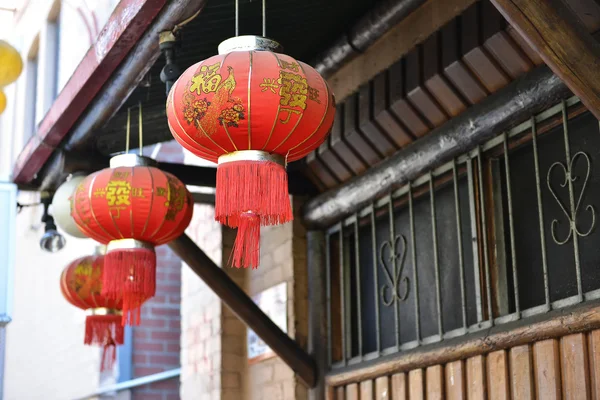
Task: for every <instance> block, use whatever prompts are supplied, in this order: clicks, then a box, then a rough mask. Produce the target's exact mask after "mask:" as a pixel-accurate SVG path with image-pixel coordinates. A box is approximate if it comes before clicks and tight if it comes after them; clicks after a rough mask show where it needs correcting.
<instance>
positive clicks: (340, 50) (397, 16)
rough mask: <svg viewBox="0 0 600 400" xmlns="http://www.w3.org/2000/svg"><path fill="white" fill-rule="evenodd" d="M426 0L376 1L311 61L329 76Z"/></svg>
mask: <svg viewBox="0 0 600 400" xmlns="http://www.w3.org/2000/svg"><path fill="white" fill-rule="evenodd" d="M425 2H426V0H385V1H380V2H378V3H377V5H376V6H375V8H373V9H372V10H371V11H369V12H368V13H367V14H366V15H365V16H364V17H362V18H361V19H360V20H359V21H358V22H357V23H356V24H355V25H354V26H353V27H352V28H350V30H349V31H348V33H346V34H344V35H343V36H341V37H340V38H339V39H337V40H336V41H335V42H334V44H333V45H332V46H331V47H330V48H328V49H327V50H325V51H324V52H323V53H322V54H321V55H320V56H319V57H318V58H317V59H316V60H313V62H312V63H311V64H312V65H313V66H314V67H315V69H316V70H317V72H319V73H320V74H321V75H322V76H323V77H324V78H329V77H330V76H331V75H333V74H334V73H335V72H336V71H337V70H338V69H340V68H341V67H342V66H343V65H344V64H346V63H348V62H349V61H350V60H352V59H353V58H354V57H356V56H358V55H359V54H361V53H362V52H364V51H365V50H366V49H367V48H369V47H370V46H371V45H372V44H373V43H375V42H376V41H377V39H379V38H380V37H382V36H383V35H384V34H385V33H386V32H387V31H389V30H390V29H391V28H392V27H393V26H394V25H396V24H397V23H398V22H400V21H402V20H403V19H404V18H406V17H407V16H408V15H409V14H410V13H411V12H413V11H414V10H416V9H417V8H419V7H420V6H421V5H423V4H424V3H425Z"/></svg>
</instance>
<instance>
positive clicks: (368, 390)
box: [360, 380, 375, 400]
mask: <svg viewBox="0 0 600 400" xmlns="http://www.w3.org/2000/svg"><path fill="white" fill-rule="evenodd" d="M374 399H375V398H374V397H373V381H372V380H368V381H364V382H361V383H360V400H374Z"/></svg>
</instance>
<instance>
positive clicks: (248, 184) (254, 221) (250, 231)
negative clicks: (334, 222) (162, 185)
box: [215, 161, 294, 268]
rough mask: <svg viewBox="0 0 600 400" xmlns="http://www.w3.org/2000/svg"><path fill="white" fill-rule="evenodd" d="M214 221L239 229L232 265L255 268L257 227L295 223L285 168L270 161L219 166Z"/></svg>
mask: <svg viewBox="0 0 600 400" xmlns="http://www.w3.org/2000/svg"><path fill="white" fill-rule="evenodd" d="M215 219H216V220H217V221H219V223H221V224H223V225H227V226H229V227H231V228H238V233H237V237H236V239H235V244H234V246H233V253H232V265H233V266H235V267H237V268H241V267H243V268H248V267H251V268H258V264H259V262H260V227H261V226H265V225H279V224H284V223H286V222H289V221H292V220H293V219H294V216H293V214H292V206H291V204H290V197H289V192H288V177H287V173H286V171H285V168H284V167H283V166H281V165H280V164H277V163H275V162H272V161H232V162H226V163H223V164H219V166H218V167H217V193H216V204H215Z"/></svg>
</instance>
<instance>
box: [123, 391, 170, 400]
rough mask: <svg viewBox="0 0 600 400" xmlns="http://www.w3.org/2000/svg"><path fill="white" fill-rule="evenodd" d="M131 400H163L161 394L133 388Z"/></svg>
mask: <svg viewBox="0 0 600 400" xmlns="http://www.w3.org/2000/svg"><path fill="white" fill-rule="evenodd" d="M131 399H132V400H163V395H162V394H150V393H144V392H139V393H138V391H137V390H133V396H131Z"/></svg>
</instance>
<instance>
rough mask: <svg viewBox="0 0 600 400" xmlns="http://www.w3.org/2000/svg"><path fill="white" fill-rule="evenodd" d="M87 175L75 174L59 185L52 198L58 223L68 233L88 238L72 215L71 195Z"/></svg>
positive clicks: (53, 212)
mask: <svg viewBox="0 0 600 400" xmlns="http://www.w3.org/2000/svg"><path fill="white" fill-rule="evenodd" d="M84 179H85V175H74V176H71V179H68V180H67V181H66V182H65V183H63V184H62V185H60V186H59V188H58V189H57V190H56V192H55V193H54V198H53V199H52V216H53V217H54V222H55V223H56V225H57V226H58V227H59V228H60V229H61V230H62V231H64V232H65V233H66V234H67V235H70V236H73V237H76V238H81V239H83V238H87V236H86V235H85V234H84V233H83V232H82V231H81V230H80V229H79V227H78V226H77V224H76V223H75V221H74V220H73V217H71V196H73V194H74V193H75V189H77V186H79V184H80V183H81V182H83V180H84Z"/></svg>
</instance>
